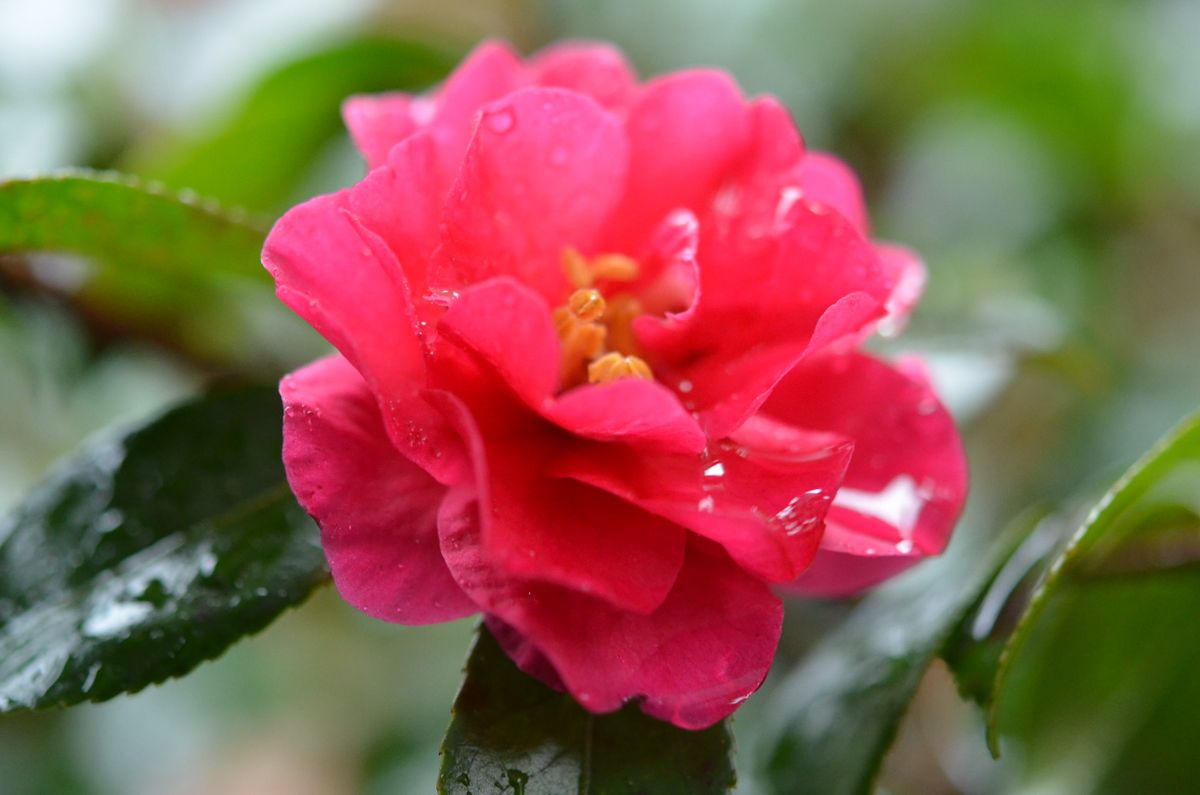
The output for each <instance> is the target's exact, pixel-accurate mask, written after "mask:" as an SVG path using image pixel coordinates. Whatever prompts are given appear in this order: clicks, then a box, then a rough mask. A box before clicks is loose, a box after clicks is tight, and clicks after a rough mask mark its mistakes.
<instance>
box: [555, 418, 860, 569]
mask: <svg viewBox="0 0 1200 795" xmlns="http://www.w3.org/2000/svg"><path fill="white" fill-rule="evenodd" d="M851 450H852V445H851V444H850V443H849V442H847V440H845V439H844V438H841V437H839V436H836V435H832V434H824V433H811V432H806V431H803V430H801V429H797V428H790V427H788V426H785V425H782V424H780V423H776V422H772V421H770V420H767V419H764V418H753V419H752V420H751V421H749V422H747V423H746V424H745V425H744V426H743V428H742V429H741V430H740V431H739V432H738V433H736V434H735V435H734V437H733V438H731V439H728V440H725V441H723V442H721V443H719V444H717V445H715V446H714V447H713V448H712V449H711V450H709V451H708V452H707V453H706V454H705V455H703V456H694V455H692V456H687V455H663V454H657V455H656V454H647V453H644V452H639V451H636V450H633V449H630V448H625V447H621V446H619V445H593V446H575V447H570V448H567V449H566V450H564V451H562V452H560V453H559V454H558V455H557V456H556V457H555V459H554V460H553V462H552V463H551V465H550V468H549V470H548V471H549V472H550V473H552V474H555V475H558V476H560V477H566V478H572V479H575V480H579V481H582V482H584V483H589V484H591V485H593V486H596V487H597V488H601V489H604V490H606V491H609V492H611V493H613V494H616V495H618V496H619V497H621V498H622V499H624V500H628V501H629V502H632V503H633V504H635V505H639V506H641V507H643V508H645V509H646V510H648V511H653V512H654V513H657V514H659V515H661V516H664V517H667V518H669V519H671V520H672V521H674V522H678V523H679V524H681V525H683V526H684V527H687V528H688V529H690V530H692V531H693V532H695V533H698V534H699V535H702V536H704V537H706V538H709V539H711V540H713V541H715V542H717V543H718V544H720V545H721V546H722V547H724V548H725V551H726V552H728V553H729V555H730V557H732V558H733V559H734V560H735V561H736V562H737V563H738V564H739V565H741V566H742V567H743V568H744V569H745V570H746V571H747V572H749V573H751V574H753V575H755V576H756V577H760V578H762V579H764V580H767V581H769V582H790V581H791V580H794V579H795V578H796V577H797V576H799V575H800V574H801V573H802V572H803V571H804V570H805V569H807V568H808V566H809V564H810V563H811V562H812V560H813V556H814V555H815V554H816V553H817V547H818V545H819V543H820V541H821V533H822V530H823V521H824V518H825V514H826V512H827V511H828V510H829V505H830V501H831V500H832V499H833V495H834V493H835V492H836V491H837V488H838V486H839V485H840V484H841V482H842V476H843V474H844V472H845V470H846V465H847V463H848V462H849V460H850V455H851Z"/></svg>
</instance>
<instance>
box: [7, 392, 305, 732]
mask: <svg viewBox="0 0 1200 795" xmlns="http://www.w3.org/2000/svg"><path fill="white" fill-rule="evenodd" d="M280 415H281V409H280V406H279V398H278V395H276V394H275V392H274V390H273V389H268V388H260V389H253V390H248V391H240V392H236V393H229V394H223V395H217V396H212V397H207V398H201V399H198V400H196V401H194V402H191V403H189V404H185V405H183V406H181V407H179V408H177V409H174V410H172V411H170V412H168V413H166V414H165V415H163V416H162V417H161V418H160V419H157V420H155V421H152V422H150V423H149V424H147V425H145V426H144V427H142V428H139V429H137V430H134V431H133V432H131V433H128V434H127V435H118V434H110V435H108V436H105V437H102V438H97V439H95V440H94V441H92V442H90V443H88V444H86V445H85V446H84V448H83V449H81V450H80V451H79V452H78V453H76V454H75V455H73V456H72V457H70V458H69V459H67V460H65V461H64V462H62V464H61V465H60V466H59V467H58V468H57V469H56V470H54V471H53V472H52V473H51V475H50V476H49V477H48V478H47V479H46V480H45V481H44V482H43V483H42V484H41V485H40V486H38V487H37V488H36V489H35V490H34V491H33V492H32V493H31V494H30V495H29V496H28V498H27V499H26V500H25V501H24V502H23V503H22V504H20V505H19V506H18V507H17V508H16V509H15V510H14V511H13V512H12V513H11V514H9V515H8V516H7V517H5V518H4V519H3V520H2V521H0V711H7V710H12V709H18V708H23V707H35V708H38V707H47V706H51V705H57V704H73V703H77V702H80V701H85V700H88V701H103V700H105V699H108V698H112V697H113V696H115V695H117V694H120V693H129V692H135V691H137V690H140V689H142V688H144V687H146V686H147V685H149V684H153V683H155V682H160V681H162V680H164V679H166V678H168V677H172V676H180V675H182V674H184V673H187V672H188V671H189V670H191V669H192V668H194V667H195V666H196V665H198V664H199V663H200V662H202V661H204V660H208V659H211V658H213V657H216V656H217V655H219V654H220V653H221V652H222V651H224V650H225V649H226V648H227V647H228V646H229V645H230V644H231V643H233V642H234V641H236V640H237V639H239V638H241V637H243V636H245V635H247V634H249V633H252V632H256V631H258V630H260V629H262V628H263V627H264V626H266V625H267V624H268V623H269V622H270V621H271V620H272V619H274V618H275V617H276V616H277V615H279V613H280V612H281V611H283V610H284V609H285V608H287V607H289V606H291V605H294V604H297V603H298V602H300V601H302V600H303V599H304V598H305V597H306V596H308V594H309V593H310V592H311V591H312V589H313V588H314V587H316V586H317V585H318V584H320V583H322V582H324V581H325V580H326V577H327V574H326V568H325V562H324V557H323V555H322V553H321V549H320V545H319V542H318V539H317V534H316V530H315V527H314V526H313V525H312V523H311V521H310V520H309V519H308V517H307V516H306V515H305V513H304V512H303V510H301V509H300V507H299V506H298V505H297V504H296V502H295V500H294V499H293V498H292V496H291V492H290V491H289V490H288V486H287V483H286V481H285V479H284V473H283V466H282V464H281V462H280V455H279V449H280V438H281V431H280V426H281V422H280Z"/></svg>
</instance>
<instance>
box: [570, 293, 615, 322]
mask: <svg viewBox="0 0 1200 795" xmlns="http://www.w3.org/2000/svg"><path fill="white" fill-rule="evenodd" d="M605 306H606V305H605V303H604V296H602V295H600V291H599V290H590V289H589V290H576V291H575V292H573V293H571V297H570V298H568V299H567V308H568V309H570V310H571V311H572V312H573V313H574V314H575V317H577V318H579V319H580V320H582V321H584V322H590V321H593V320H599V319H600V318H601V317H603V316H604V309H605Z"/></svg>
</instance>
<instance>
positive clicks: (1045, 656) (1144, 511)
mask: <svg viewBox="0 0 1200 795" xmlns="http://www.w3.org/2000/svg"><path fill="white" fill-rule="evenodd" d="M1198 604H1200V413H1197V414H1194V415H1193V416H1192V417H1190V418H1189V419H1187V420H1185V421H1184V422H1183V423H1181V424H1180V425H1179V426H1178V427H1177V428H1175V429H1174V430H1173V431H1172V432H1171V433H1169V434H1167V436H1166V437H1165V438H1164V439H1163V440H1162V441H1160V442H1159V443H1158V444H1157V445H1156V446H1155V447H1154V448H1153V449H1152V450H1150V451H1149V452H1148V453H1147V454H1146V455H1145V456H1143V457H1142V459H1141V460H1139V461H1138V462H1137V463H1136V464H1134V465H1133V466H1132V467H1131V468H1130V469H1129V470H1128V471H1127V472H1126V473H1125V475H1124V476H1123V477H1122V478H1121V479H1120V480H1119V481H1118V482H1117V483H1116V485H1114V486H1113V487H1112V489H1110V490H1109V491H1108V493H1107V494H1105V495H1104V497H1103V498H1102V499H1101V500H1100V502H1099V503H1098V504H1097V505H1096V506H1095V508H1094V509H1093V510H1092V512H1091V514H1090V515H1089V516H1088V518H1087V519H1086V520H1085V521H1084V522H1083V524H1082V526H1080V527H1079V530H1078V532H1077V533H1076V534H1075V536H1074V537H1073V538H1072V540H1071V541H1070V543H1069V544H1067V545H1066V547H1065V548H1064V549H1063V550H1062V551H1061V552H1060V553H1059V554H1058V555H1057V557H1056V558H1055V559H1054V561H1053V563H1052V564H1051V565H1050V567H1049V569H1048V572H1047V574H1046V575H1045V577H1044V578H1043V579H1042V581H1041V582H1040V583H1039V585H1038V586H1037V588H1036V589H1035V591H1034V593H1033V596H1032V598H1031V599H1030V602H1029V605H1028V607H1027V608H1026V610H1025V611H1024V613H1023V614H1022V615H1021V618H1020V620H1019V621H1018V623H1017V625H1016V629H1015V630H1014V631H1013V632H1012V634H1011V635H1010V636H1009V638H1008V640H1007V643H1006V645H1005V648H1004V650H1003V653H1002V655H1001V657H1000V663H999V667H998V670H997V672H996V677H995V681H994V684H993V686H992V689H991V693H990V696H991V702H990V707H991V709H990V714H989V740H990V741H991V743H992V748H993V751H994V752H998V751H999V750H1000V749H999V738H1000V736H1001V735H1003V736H1004V737H1005V738H1006V740H1011V741H1013V742H1014V743H1016V744H1017V745H1018V746H1019V747H1020V749H1021V752H1022V753H1021V756H1022V759H1023V763H1024V764H1023V766H1024V767H1025V768H1026V772H1025V775H1026V776H1027V777H1028V778H1029V779H1030V781H1031V782H1036V781H1038V780H1040V779H1039V777H1043V776H1044V777H1047V778H1049V777H1053V778H1054V780H1055V781H1057V782H1059V784H1060V785H1061V786H1062V787H1064V788H1065V789H1064V791H1072V792H1096V793H1123V792H1135V791H1136V792H1191V791H1194V788H1195V781H1196V779H1197V778H1198V777H1200V758H1198V757H1197V755H1196V753H1195V743H1194V738H1195V726H1194V716H1195V715H1196V713H1197V710H1200V678H1198V677H1197V676H1196V674H1195V664H1196V660H1197V659H1200V626H1198V625H1197V623H1196V606H1197V605H1198ZM1031 786H1032V784H1031Z"/></svg>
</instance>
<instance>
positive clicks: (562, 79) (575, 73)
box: [529, 41, 637, 110]
mask: <svg viewBox="0 0 1200 795" xmlns="http://www.w3.org/2000/svg"><path fill="white" fill-rule="evenodd" d="M529 67H530V73H531V78H532V82H533V84H534V85H539V86H555V87H558V88H567V89H570V90H572V91H578V92H580V93H582V94H587V95H588V96H589V97H591V98H592V99H594V100H596V101H597V102H599V103H600V104H601V105H603V106H604V107H606V108H609V109H610V110H619V109H624V108H627V107H628V106H629V104H630V102H632V101H633V97H634V96H635V94H636V91H637V75H635V74H634V72H633V69H632V68H630V66H629V63H628V61H626V60H625V56H624V54H622V52H621V51H620V50H619V49H617V48H616V47H614V46H613V45H611V44H606V43H603V42H583V41H572V42H566V43H564V44H556V45H554V46H551V47H547V48H546V49H544V50H542V51H541V52H539V53H538V54H537V55H536V56H534V58H533V60H532V61H531V62H530V64H529Z"/></svg>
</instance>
